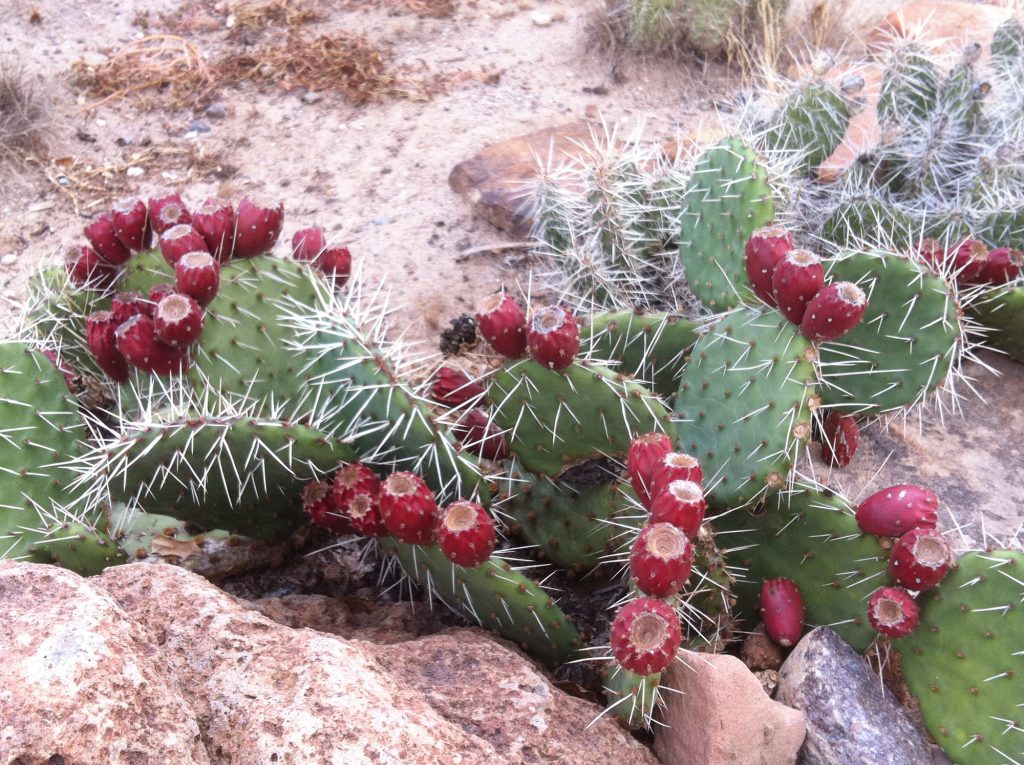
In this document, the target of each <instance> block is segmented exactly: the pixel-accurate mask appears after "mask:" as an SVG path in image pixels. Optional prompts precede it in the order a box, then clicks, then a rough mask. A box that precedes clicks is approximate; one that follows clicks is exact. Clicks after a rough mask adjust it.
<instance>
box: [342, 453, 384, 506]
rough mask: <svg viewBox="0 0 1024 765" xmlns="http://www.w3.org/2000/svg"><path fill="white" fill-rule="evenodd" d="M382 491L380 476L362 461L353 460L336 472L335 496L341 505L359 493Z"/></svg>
mask: <svg viewBox="0 0 1024 765" xmlns="http://www.w3.org/2000/svg"><path fill="white" fill-rule="evenodd" d="M379 491H380V478H378V477H377V474H376V473H375V472H373V470H371V469H370V468H368V467H367V466H366V465H364V464H363V463H361V462H353V463H351V464H349V465H345V467H343V468H341V469H340V470H337V471H335V473H334V496H335V497H336V498H337V500H338V504H339V505H345V504H346V503H348V501H349V500H350V499H352V497H353V496H354V495H355V494H357V493H363V494H376V493H377V492H379Z"/></svg>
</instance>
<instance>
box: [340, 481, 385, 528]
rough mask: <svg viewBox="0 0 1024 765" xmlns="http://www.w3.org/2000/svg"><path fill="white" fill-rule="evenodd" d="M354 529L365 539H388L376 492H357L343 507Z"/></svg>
mask: <svg viewBox="0 0 1024 765" xmlns="http://www.w3.org/2000/svg"><path fill="white" fill-rule="evenodd" d="M342 508H343V512H344V513H345V515H347V516H348V519H349V522H351V524H352V527H353V528H354V529H355V530H356V531H358V532H359V533H360V534H362V535H363V536H365V537H386V536H387V535H388V527H387V526H385V525H384V519H383V518H382V517H381V514H380V501H379V497H378V495H377V493H376V492H373V493H371V492H368V491H362V490H360V491H356V492H354V493H353V494H352V495H351V496H350V497H349V499H348V502H347V503H345V505H343V506H342Z"/></svg>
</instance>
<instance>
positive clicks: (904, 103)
mask: <svg viewBox="0 0 1024 765" xmlns="http://www.w3.org/2000/svg"><path fill="white" fill-rule="evenodd" d="M938 97H939V72H938V69H937V68H936V66H935V62H934V61H933V60H932V57H930V56H928V55H927V54H925V53H923V52H922V51H920V50H917V49H915V48H913V47H908V48H906V49H904V50H902V51H896V52H895V54H894V55H893V57H892V60H891V61H890V62H889V66H888V68H887V69H886V70H885V75H884V77H883V79H882V88H881V91H880V93H879V98H878V107H877V108H878V121H879V122H880V123H882V124H886V123H891V122H896V123H902V122H906V121H908V120H909V121H915V122H923V121H924V120H926V119H927V118H928V116H929V115H930V114H931V113H932V111H933V110H934V109H935V104H936V102H937V101H938Z"/></svg>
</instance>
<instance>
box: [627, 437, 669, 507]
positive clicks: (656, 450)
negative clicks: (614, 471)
mask: <svg viewBox="0 0 1024 765" xmlns="http://www.w3.org/2000/svg"><path fill="white" fill-rule="evenodd" d="M671 451H672V439H671V438H669V437H668V436H666V435H665V434H664V433H645V434H644V435H642V436H637V437H636V438H634V439H633V440H632V442H631V443H630V444H629V457H628V458H627V459H626V470H627V471H628V472H629V482H630V483H631V484H632V485H633V491H635V492H636V496H637V499H639V500H640V503H641V504H642V505H643V506H644V507H646V508H650V506H651V487H652V486H653V485H654V473H655V471H657V470H658V469H659V468H660V467H661V462H662V460H663V459H664V458H665V455H666V454H668V453H669V452H671Z"/></svg>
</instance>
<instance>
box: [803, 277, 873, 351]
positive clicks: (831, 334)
mask: <svg viewBox="0 0 1024 765" xmlns="http://www.w3.org/2000/svg"><path fill="white" fill-rule="evenodd" d="M866 310H868V296H867V295H865V294H864V290H862V289H861V288H860V287H858V286H857V285H856V284H854V283H853V282H835V283H833V284H830V285H828V286H827V287H823V288H822V289H821V290H820V291H819V292H818V294H817V295H815V296H814V297H813V298H811V302H810V303H808V304H807V309H806V310H805V311H804V318H803V319H802V320H801V322H800V331H801V332H802V333H803V335H804V337H806V338H807V339H808V340H810V341H811V342H812V343H824V342H827V341H829V340H838V339H839V338H840V337H842V336H843V335H845V334H846V333H847V332H849V331H850V330H851V329H853V328H854V327H856V326H857V325H858V324H860V322H861V319H863V318H864V312H865V311H866Z"/></svg>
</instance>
